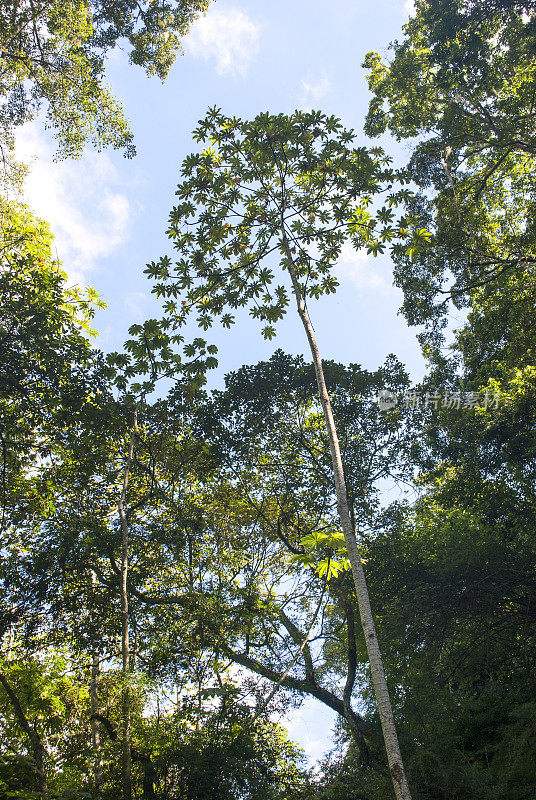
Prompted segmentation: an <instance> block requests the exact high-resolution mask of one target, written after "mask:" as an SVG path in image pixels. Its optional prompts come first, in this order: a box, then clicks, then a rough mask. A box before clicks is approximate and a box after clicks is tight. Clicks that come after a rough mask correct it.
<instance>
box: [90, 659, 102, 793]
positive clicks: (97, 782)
mask: <svg viewBox="0 0 536 800" xmlns="http://www.w3.org/2000/svg"><path fill="white" fill-rule="evenodd" d="M90 699H91V746H92V748H93V759H94V761H93V785H94V787H95V793H96V794H97V796H99V795H100V794H101V792H102V781H103V774H104V768H103V762H102V750H101V739H100V728H99V723H98V720H97V719H95V717H94V716H93V715H94V714H98V713H99V654H98V653H97V651H96V650H95V649H93V652H92V654H91V686H90Z"/></svg>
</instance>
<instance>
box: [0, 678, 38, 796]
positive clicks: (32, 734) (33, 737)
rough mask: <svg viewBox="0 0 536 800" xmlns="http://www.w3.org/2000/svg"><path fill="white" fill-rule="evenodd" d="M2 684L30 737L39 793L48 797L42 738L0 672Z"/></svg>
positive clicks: (19, 720) (22, 726)
mask: <svg viewBox="0 0 536 800" xmlns="http://www.w3.org/2000/svg"><path fill="white" fill-rule="evenodd" d="M0 684H2V686H3V687H4V690H5V692H6V694H7V696H8V698H9V702H10V703H11V706H12V708H13V711H14V714H15V717H16V719H17V722H18V723H19V725H20V727H21V728H22V730H23V731H24V733H25V734H26V736H27V737H28V741H29V744H30V750H31V753H32V756H33V759H34V761H35V778H36V784H37V791H38V792H39V794H40V795H41V796H42V797H46V795H47V794H48V789H47V776H46V770H45V756H46V751H45V747H44V745H43V742H42V741H41V737H40V736H39V734H38V733H37V729H36V727H35V726H34V727H32V726H31V725H30V723H29V722H28V720H27V718H26V715H25V713H24V711H23V710H22V706H21V704H20V702H19V698H18V697H17V695H16V694H15V692H14V691H13V689H12V688H11V686H10V684H9V681H8V679H7V678H6V676H5V675H4V674H3V673H1V672H0Z"/></svg>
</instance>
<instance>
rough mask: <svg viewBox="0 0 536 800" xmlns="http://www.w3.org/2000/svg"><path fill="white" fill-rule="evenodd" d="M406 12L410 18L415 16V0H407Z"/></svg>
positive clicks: (405, 4)
mask: <svg viewBox="0 0 536 800" xmlns="http://www.w3.org/2000/svg"><path fill="white" fill-rule="evenodd" d="M404 11H405V12H406V14H407V15H408V16H410V17H413V16H414V14H415V0H406V2H405V3H404Z"/></svg>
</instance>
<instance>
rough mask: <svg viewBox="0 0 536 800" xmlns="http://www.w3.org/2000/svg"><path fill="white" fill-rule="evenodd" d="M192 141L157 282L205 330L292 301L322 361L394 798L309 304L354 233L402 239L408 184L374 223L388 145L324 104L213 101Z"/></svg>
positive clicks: (389, 719) (399, 776) (400, 787)
mask: <svg viewBox="0 0 536 800" xmlns="http://www.w3.org/2000/svg"><path fill="white" fill-rule="evenodd" d="M194 138H195V139H196V140H197V141H199V142H201V143H207V145H208V146H207V148H206V149H205V150H203V151H202V152H201V153H197V154H192V155H190V156H188V157H187V158H186V159H185V161H184V162H183V169H182V173H183V176H184V181H183V182H182V183H181V184H180V185H179V187H178V189H177V195H178V197H179V200H180V202H179V204H178V205H177V206H175V208H173V210H172V211H171V214H170V228H169V235H170V238H171V239H172V241H173V243H174V247H175V248H176V250H177V251H178V252H179V260H178V261H176V262H175V263H172V261H171V259H170V258H169V257H167V256H166V257H164V258H162V259H161V260H160V262H159V263H158V264H151V265H150V266H149V267H148V270H147V272H148V274H149V275H150V276H151V277H152V278H154V279H155V280H156V281H157V285H156V288H155V291H156V293H157V294H159V295H163V296H165V297H167V298H168V300H167V301H166V304H165V307H166V310H167V313H168V315H169V318H170V320H171V321H170V324H171V325H181V324H182V323H183V322H184V320H185V318H186V317H187V314H188V312H190V311H192V310H195V311H197V312H198V318H197V320H198V324H199V325H200V326H201V327H202V328H205V329H206V328H208V327H210V325H211V324H212V323H213V321H214V320H215V319H219V320H221V323H222V324H223V325H224V326H229V325H231V324H232V322H233V321H234V320H233V316H232V314H231V313H230V311H233V310H235V309H239V308H242V307H249V309H250V313H251V315H252V316H253V317H254V318H257V319H259V320H260V321H261V322H263V323H264V327H263V335H264V336H265V337H266V338H272V337H273V336H274V335H275V328H274V327H273V323H276V322H277V321H278V320H279V319H281V317H282V316H283V315H284V314H285V311H286V308H287V306H288V303H289V299H290V296H293V297H294V300H295V302H296V307H297V310H298V315H299V318H300V320H301V322H302V324H303V327H304V330H305V333H306V336H307V341H308V343H309V348H310V351H311V355H312V359H313V363H314V368H315V374H316V381H317V387H318V392H319V396H320V402H321V405H322V410H323V415H324V422H325V430H326V434H327V438H328V441H329V447H330V453H331V461H332V470H333V478H334V482H335V491H336V496H337V508H338V515H339V520H340V524H341V526H342V529H343V533H344V540H345V545H346V549H347V553H348V558H349V561H350V564H351V570H352V575H353V579H354V585H355V589H356V595H357V599H358V604H359V612H360V616H361V623H362V626H363V630H364V634H365V639H366V643H367V649H368V653H369V660H370V667H371V673H372V679H373V682H374V687H375V692H376V697H377V702H378V710H379V714H380V719H381V723H382V729H383V733H384V740H385V746H386V751H387V758H388V762H389V768H390V771H391V776H392V780H393V786H394V789H395V793H396V796H397V798H400V800H402V798H404V799H406V798H409V797H410V794H409V788H408V785H407V781H406V777H405V773H404V768H403V764H402V757H401V754H400V748H399V744H398V738H397V734H396V729H395V724H394V718H393V713H392V708H391V702H390V699H389V693H388V689H387V683H386V680H385V673H384V669H383V665H382V661H381V655H380V650H379V645H378V640H377V636H376V630H375V625H374V618H373V615H372V611H371V608H370V602H369V597H368V591H367V587H366V582H365V577H364V572H363V565H362V562H361V557H360V554H359V549H358V545H357V539H356V533H355V529H354V525H353V523H352V520H351V517H350V511H349V504H348V496H347V491H346V482H345V476H344V470H343V465H342V460H341V455H340V447H339V439H338V435H337V430H336V428H335V423H334V419H333V413H332V409H331V402H330V397H329V393H328V390H327V386H326V382H325V378H324V371H323V366H322V360H321V357H320V353H319V350H318V346H317V343H316V339H315V334H314V330H313V327H312V325H311V322H310V319H309V314H308V311H307V305H306V303H307V300H308V299H309V298H317V297H319V296H320V295H322V294H326V293H327V294H329V293H332V292H333V291H335V289H336V286H337V281H336V278H335V276H334V275H333V272H332V270H333V267H334V265H335V264H336V261H337V259H338V257H339V255H340V251H341V247H342V245H343V243H344V242H345V241H346V240H348V239H350V238H352V239H353V241H354V243H355V244H357V245H358V246H364V245H368V249H369V251H370V252H375V253H376V252H381V250H382V249H383V247H384V244H383V242H385V241H389V240H391V239H392V238H393V237H394V236H395V227H394V225H393V224H392V222H393V219H394V212H393V210H392V208H391V206H392V205H394V204H396V203H397V202H398V201H399V200H400V198H401V197H402V196H404V190H401V191H400V192H398V193H397V194H396V193H391V194H390V195H389V196H388V199H387V201H386V205H385V206H384V207H383V208H382V209H381V210H380V211H379V212H378V215H377V220H376V219H373V215H372V214H371V213H370V211H368V207H369V206H370V204H371V202H372V201H373V198H374V197H375V196H376V195H377V194H378V192H379V191H380V190H381V185H382V181H386V182H387V181H388V180H392V173H391V172H390V170H388V169H387V166H386V161H387V159H385V157H384V156H383V154H382V152H381V151H378V150H376V151H371V152H369V151H367V150H366V149H365V148H354V147H353V140H354V138H355V137H354V134H353V133H352V132H351V131H347V130H345V129H344V128H343V127H342V125H341V124H340V122H338V120H336V119H335V118H333V117H331V118H330V117H326V116H325V115H323V114H321V113H320V112H311V113H303V112H295V113H294V114H293V115H291V116H288V117H287V116H284V115H279V116H271V115H269V114H261V115H259V116H258V117H256V118H255V119H254V120H252V121H250V122H249V121H246V122H244V121H242V120H239V119H237V118H233V117H231V118H229V117H225V116H224V115H223V114H222V113H221V112H220V111H219V110H217V109H213V110H211V111H209V113H208V115H207V116H206V118H205V119H204V120H202V121H201V123H200V125H199V128H198V129H197V130H196V131H195V133H194ZM377 221H383V229H382V230H381V232H379V233H378V235H374V223H375V222H377ZM276 266H278V267H279V275H278V278H277V279H276V277H275V276H276V273H275V267H276ZM285 279H286V281H287V285H286V286H285V283H284V281H285ZM276 280H277V281H278V282H277V283H276ZM279 281H281V282H279ZM274 283H275V285H274ZM181 293H182V294H181Z"/></svg>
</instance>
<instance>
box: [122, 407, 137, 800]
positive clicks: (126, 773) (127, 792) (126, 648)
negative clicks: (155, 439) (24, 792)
mask: <svg viewBox="0 0 536 800" xmlns="http://www.w3.org/2000/svg"><path fill="white" fill-rule="evenodd" d="M137 428H138V408H137V406H136V408H135V410H134V422H133V427H132V435H131V437H130V446H129V451H128V458H127V463H126V466H125V477H124V479H123V488H122V490H121V497H120V499H119V505H118V511H119V519H120V520H121V655H122V661H123V691H122V694H121V710H122V718H123V759H122V761H123V763H122V782H123V800H132V764H131V762H132V758H131V752H130V750H131V747H130V686H129V680H130V643H129V631H128V627H129V626H128V544H129V541H128V540H129V528H128V520H127V516H126V513H125V501H126V497H127V488H128V478H129V475H130V468H131V466H132V459H133V458H134V448H135V444H136V432H137Z"/></svg>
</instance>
